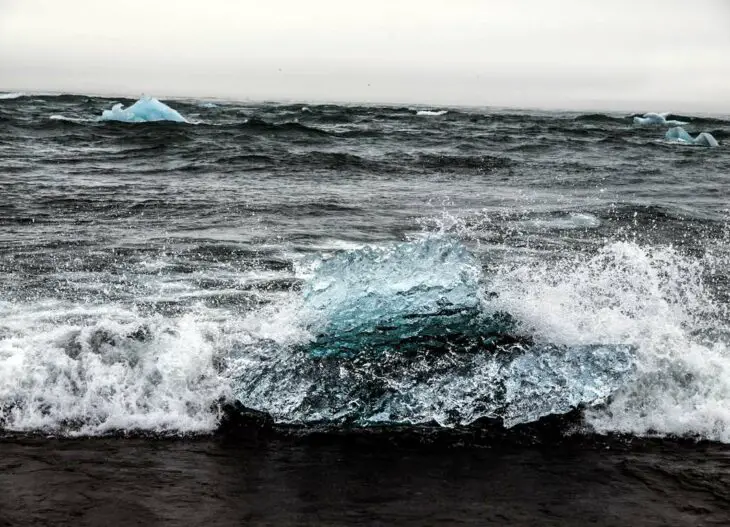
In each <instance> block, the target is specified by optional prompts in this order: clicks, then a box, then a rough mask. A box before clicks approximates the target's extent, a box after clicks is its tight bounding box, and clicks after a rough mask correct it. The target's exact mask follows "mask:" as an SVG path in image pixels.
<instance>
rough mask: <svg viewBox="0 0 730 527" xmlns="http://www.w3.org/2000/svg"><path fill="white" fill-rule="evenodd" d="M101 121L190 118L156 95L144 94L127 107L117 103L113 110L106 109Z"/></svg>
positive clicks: (185, 121) (176, 120) (133, 121)
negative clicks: (155, 96)
mask: <svg viewBox="0 0 730 527" xmlns="http://www.w3.org/2000/svg"><path fill="white" fill-rule="evenodd" d="M99 120H101V121H121V122H125V123H147V122H152V121H174V122H176V123H187V122H188V120H187V119H185V117H183V116H182V115H180V114H179V113H178V112H177V110H173V109H172V108H170V107H169V106H167V105H166V104H164V103H161V102H160V101H158V100H157V99H155V98H154V97H149V96H146V95H145V96H142V98H141V99H140V100H138V101H137V102H136V103H134V104H133V105H131V106H128V107H127V108H124V107H123V106H122V104H121V103H120V104H115V105H114V106H113V107H112V109H111V110H104V112H103V113H102V114H101V117H100V119H99Z"/></svg>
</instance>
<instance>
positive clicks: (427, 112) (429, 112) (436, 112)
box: [416, 110, 449, 116]
mask: <svg viewBox="0 0 730 527" xmlns="http://www.w3.org/2000/svg"><path fill="white" fill-rule="evenodd" d="M447 113H449V111H448V110H418V111H417V112H416V115H422V116H428V115H432V116H439V115H446V114H447Z"/></svg>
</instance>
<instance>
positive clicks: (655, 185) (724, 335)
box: [0, 93, 730, 526]
mask: <svg viewBox="0 0 730 527" xmlns="http://www.w3.org/2000/svg"><path fill="white" fill-rule="evenodd" d="M136 100H137V99H136V98H130V99H125V98H105V97H98V96H87V95H70V94H63V95H36V94H23V93H4V94H0V482H2V488H3V492H2V493H0V525H3V526H4V525H74V526H80V525H100V524H107V525H491V524H494V525H543V526H548V525H576V526H583V525H587V524H595V525H617V526H618V525H688V526H689V525H692V526H697V525H728V524H730V309H729V306H730V223H729V220H730V149H728V147H727V146H726V144H727V142H728V141H730V117H729V116H724V115H692V114H682V115H665V116H664V117H666V119H667V123H663V122H658V123H657V122H654V121H652V122H651V123H649V124H647V123H645V122H642V119H639V120H635V119H634V117H635V116H641V115H643V112H645V111H650V110H656V109H652V108H647V109H637V110H640V113H637V114H631V113H625V112H624V113H621V112H600V113H586V112H574V111H541V110H517V109H502V108H486V107H480V108H462V107H430V106H421V105H413V106H409V105H374V104H373V105H362V104H314V103H299V104H294V103H275V102H270V103H266V102H262V103H258V102H257V103H254V102H235V101H224V100H213V99H205V100H202V99H174V100H164V104H163V103H160V102H159V101H157V100H154V99H150V98H143V99H141V100H140V101H139V103H138V104H134V103H135V101H136ZM117 104H122V105H123V106H122V107H117V109H116V110H114V111H112V112H107V113H104V111H105V110H111V109H112V108H113V107H114V106H115V105H117ZM132 105H134V107H133V108H130V107H131V106H132ZM145 105H146V106H145ZM124 107H126V108H127V110H128V111H127V113H124V110H122V108H124ZM135 108H136V109H137V111H136V113H135ZM145 108H146V110H147V113H146V114H145V112H144V111H143V110H145ZM173 110H174V111H175V112H174V113H176V114H177V115H178V116H180V118H181V119H182V120H180V119H177V118H174V119H171V120H156V119H164V118H165V115H168V116H169V115H173V116H174V114H166V113H165V112H172V111H173ZM150 112H151V113H150ZM160 112H161V113H160ZM102 116H105V117H104V118H102ZM176 121H180V122H176ZM676 124H681V125H682V126H683V127H684V129H685V130H686V131H687V132H688V133H689V134H690V135H691V136H695V135H697V134H699V133H701V132H706V133H709V134H711V135H712V136H713V137H714V138H715V139H716V140H717V142H718V143H719V146H717V147H707V146H698V145H695V144H691V143H686V142H682V141H677V140H672V138H671V137H670V138H669V139H668V138H667V137H669V136H665V134H666V132H667V130H668V129H669V128H671V127H672V126H673V125H676Z"/></svg>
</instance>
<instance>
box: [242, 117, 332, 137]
mask: <svg viewBox="0 0 730 527" xmlns="http://www.w3.org/2000/svg"><path fill="white" fill-rule="evenodd" d="M233 126H234V127H235V128H239V129H249V130H256V131H265V132H272V133H292V132H293V133H302V134H305V135H315V136H330V135H332V134H330V133H329V132H327V131H325V130H322V129H320V128H315V127H313V126H307V125H304V124H302V123H300V122H298V121H288V122H284V123H271V122H267V121H264V120H263V119H260V118H258V117H252V118H251V119H248V120H247V121H245V122H243V123H241V124H235V125H233Z"/></svg>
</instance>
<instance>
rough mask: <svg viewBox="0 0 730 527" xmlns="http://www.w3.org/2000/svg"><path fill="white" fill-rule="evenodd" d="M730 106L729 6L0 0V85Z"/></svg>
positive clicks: (636, 1) (695, 2) (555, 0)
mask: <svg viewBox="0 0 730 527" xmlns="http://www.w3.org/2000/svg"><path fill="white" fill-rule="evenodd" d="M21 90H32V91H65V92H76V93H101V94H110V95H128V96H131V97H135V96H138V95H139V94H140V93H148V94H152V95H156V96H159V97H164V96H193V97H224V98H233V99H257V100H261V99H265V100H291V99H297V100H316V101H317V100H318V101H322V100H326V101H353V102H405V103H426V104H434V105H438V104H453V105H489V106H524V107H546V108H575V109H585V108H596V109H611V108H614V109H617V110H646V111H649V110H653V111H670V110H671V111H682V110H696V111H710V112H722V113H730V1H728V0H612V1H602V0H504V1H496V0H494V1H490V0H400V1H399V0H367V1H365V0H362V1H361V0H332V1H330V0H261V1H252V0H251V1H243V0H125V1H124V2H118V1H114V2H112V1H107V0H0V91H21Z"/></svg>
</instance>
